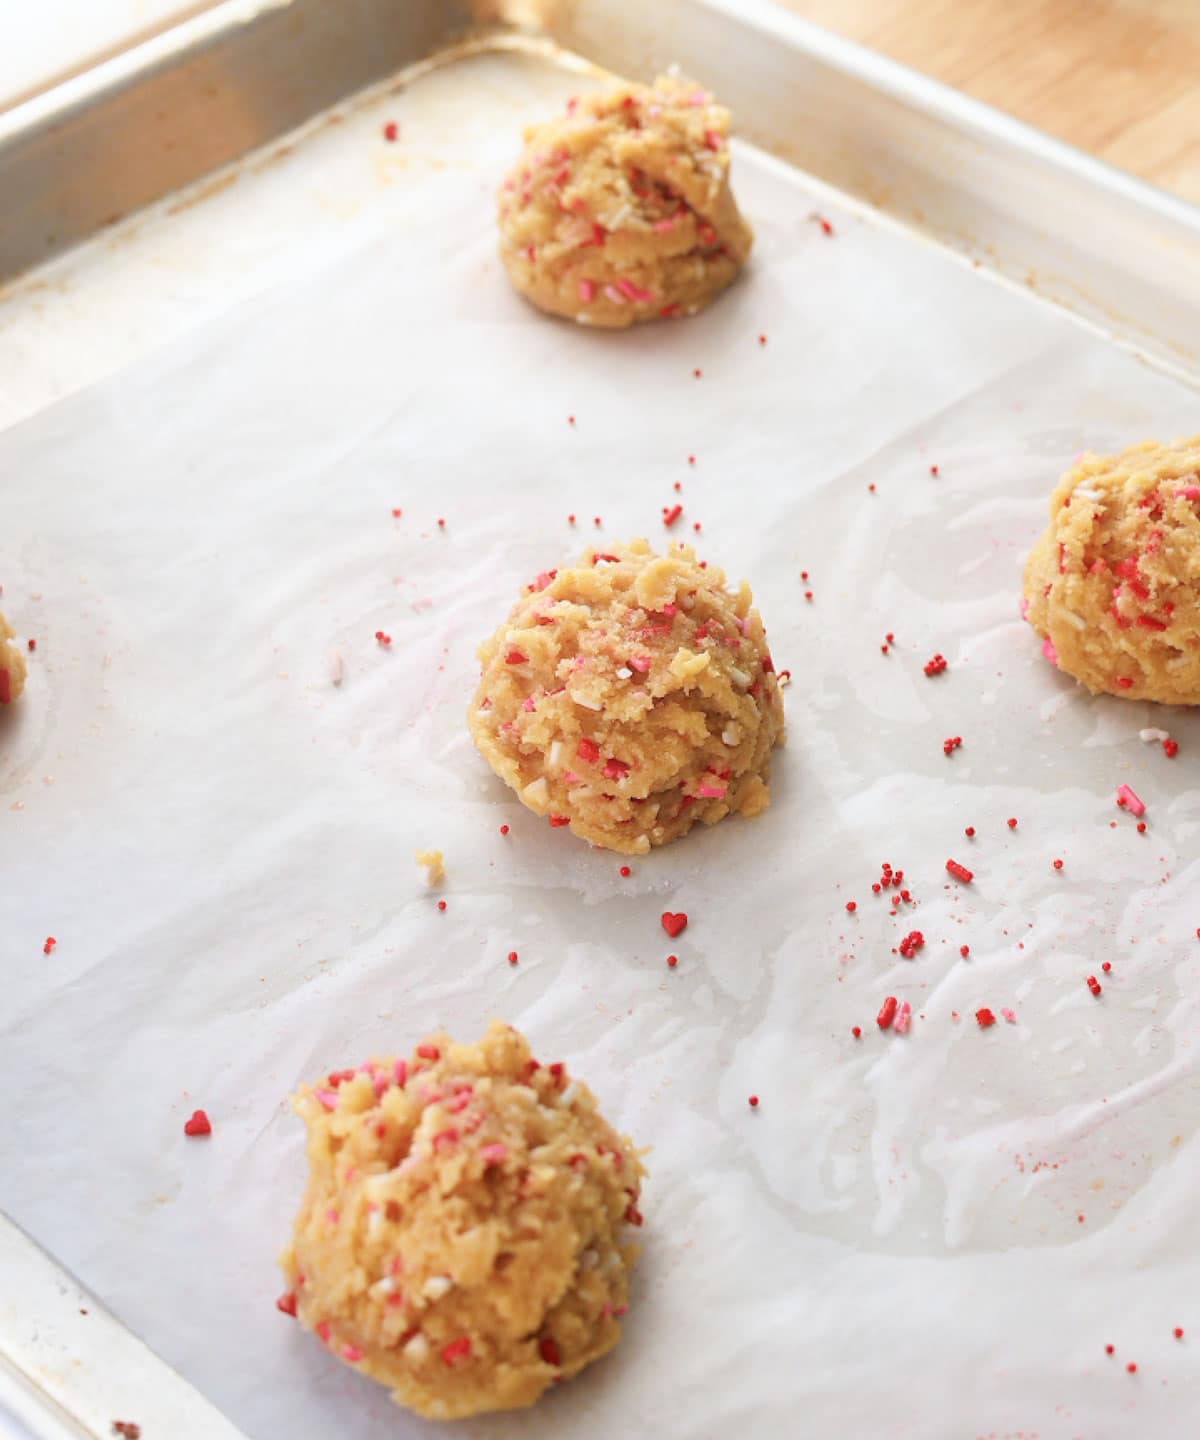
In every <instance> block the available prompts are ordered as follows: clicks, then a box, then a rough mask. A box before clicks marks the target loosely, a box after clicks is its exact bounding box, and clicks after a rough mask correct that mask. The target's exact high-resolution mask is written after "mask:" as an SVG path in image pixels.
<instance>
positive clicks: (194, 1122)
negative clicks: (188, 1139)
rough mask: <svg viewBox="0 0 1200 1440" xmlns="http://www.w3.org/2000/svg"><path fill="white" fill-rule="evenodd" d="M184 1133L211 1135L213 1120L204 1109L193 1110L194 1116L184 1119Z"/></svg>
mask: <svg viewBox="0 0 1200 1440" xmlns="http://www.w3.org/2000/svg"><path fill="white" fill-rule="evenodd" d="M183 1133H184V1134H185V1135H191V1136H200V1135H211V1134H212V1121H211V1120H210V1119H209V1118H208V1116H207V1115H206V1114H205V1113H204V1111H203V1110H193V1111H192V1118H191V1119H190V1120H185V1121H184V1125H183Z"/></svg>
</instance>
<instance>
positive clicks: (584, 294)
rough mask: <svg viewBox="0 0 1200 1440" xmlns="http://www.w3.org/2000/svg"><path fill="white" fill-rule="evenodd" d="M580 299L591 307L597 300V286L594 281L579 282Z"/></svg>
mask: <svg viewBox="0 0 1200 1440" xmlns="http://www.w3.org/2000/svg"><path fill="white" fill-rule="evenodd" d="M579 298H580V300H582V301H583V303H584V304H585V305H590V304H591V303H592V301H593V300H594V299H595V298H596V285H595V282H594V281H592V280H581V281H580V282H579Z"/></svg>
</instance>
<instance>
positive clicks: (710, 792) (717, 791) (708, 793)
mask: <svg viewBox="0 0 1200 1440" xmlns="http://www.w3.org/2000/svg"><path fill="white" fill-rule="evenodd" d="M696 793H697V794H698V795H699V796H700V798H701V799H702V800H723V799H724V798H725V787H724V785H701V786H700V789H699V790H698V791H697V792H696Z"/></svg>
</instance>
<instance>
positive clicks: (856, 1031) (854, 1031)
mask: <svg viewBox="0 0 1200 1440" xmlns="http://www.w3.org/2000/svg"><path fill="white" fill-rule="evenodd" d="M850 1033H851V1035H853V1036H854V1038H855V1039H856V1040H860V1039H861V1038H862V1027H861V1026H859V1025H853V1026H851V1028H850Z"/></svg>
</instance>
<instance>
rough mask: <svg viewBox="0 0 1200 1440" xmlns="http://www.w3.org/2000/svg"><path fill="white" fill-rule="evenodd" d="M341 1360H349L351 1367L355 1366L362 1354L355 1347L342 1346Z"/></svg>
mask: <svg viewBox="0 0 1200 1440" xmlns="http://www.w3.org/2000/svg"><path fill="white" fill-rule="evenodd" d="M342 1358H343V1359H344V1360H349V1362H350V1363H351V1365H357V1364H358V1362H359V1361H360V1360H361V1359H362V1358H363V1352H362V1351H361V1350H360V1349H359V1348H358V1346H357V1345H343V1346H342Z"/></svg>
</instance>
